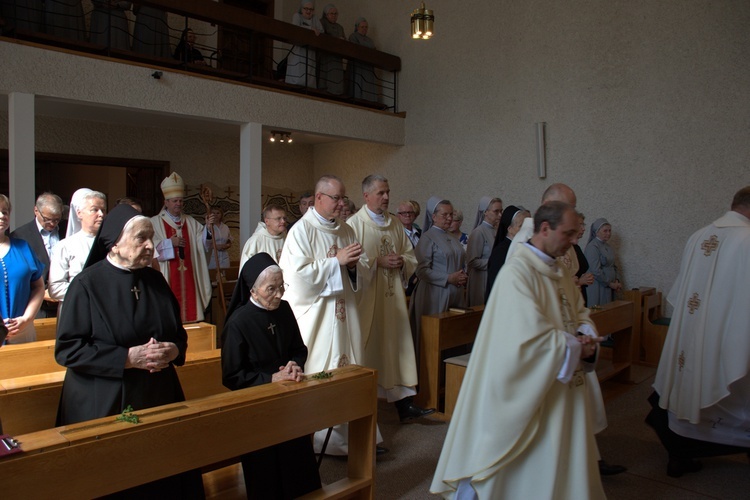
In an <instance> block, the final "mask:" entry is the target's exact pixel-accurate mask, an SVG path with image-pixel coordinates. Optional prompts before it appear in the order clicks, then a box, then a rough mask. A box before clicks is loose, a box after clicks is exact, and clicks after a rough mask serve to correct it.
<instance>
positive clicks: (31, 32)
mask: <svg viewBox="0 0 750 500" xmlns="http://www.w3.org/2000/svg"><path fill="white" fill-rule="evenodd" d="M132 6H133V7H132V10H131V2H118V1H110V0H106V1H102V0H96V1H93V7H92V8H91V9H88V11H85V10H84V8H83V6H82V4H81V2H80V0H45V1H44V2H42V1H41V0H38V1H36V2H34V1H29V0H25V1H23V2H21V1H18V2H16V1H14V0H5V1H3V2H2V9H3V10H2V13H1V14H0V29H1V30H2V34H3V36H5V37H14V38H18V39H22V40H30V41H34V42H38V43H43V44H46V45H50V46H56V47H62V48H65V49H71V50H75V51H79V52H83V53H89V54H98V55H107V56H110V57H114V58H118V59H124V60H129V61H137V62H145V63H148V64H153V65H155V66H161V67H164V68H166V69H181V70H185V71H190V72H194V73H200V74H208V75H212V76H216V77H221V78H225V79H229V80H234V81H238V82H244V83H250V84H254V85H260V86H265V87H273V88H276V89H283V90H287V91H292V92H297V93H301V94H306V95H310V96H315V97H319V98H324V99H329V100H334V101H339V102H346V103H350V104H355V105H358V106H364V107H369V108H374V109H385V110H390V111H393V112H397V111H398V107H397V99H396V96H397V87H396V83H397V75H398V72H399V71H400V70H401V59H400V58H399V57H397V56H394V55H392V54H387V53H385V52H380V51H378V50H374V49H370V48H368V47H364V46H361V45H357V44H354V43H351V42H348V41H345V40H342V39H337V38H334V37H330V36H327V35H324V34H321V35H320V36H315V34H314V32H313V31H312V30H307V29H304V28H300V27H298V26H294V25H292V24H290V23H286V22H282V21H278V20H276V19H273V18H271V17H269V16H265V15H261V14H256V13H253V12H250V11H248V10H245V9H240V8H237V7H233V6H230V5H226V4H222V3H216V2H212V1H206V0H149V1H141V2H137V3H132ZM167 13H169V15H167ZM191 32H192V36H190V33H191ZM192 37H194V41H192V43H190V42H191V40H190V38H192Z"/></svg>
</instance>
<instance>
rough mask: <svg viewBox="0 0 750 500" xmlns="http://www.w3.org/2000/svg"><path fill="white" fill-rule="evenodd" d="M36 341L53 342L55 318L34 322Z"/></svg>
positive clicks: (55, 327)
mask: <svg viewBox="0 0 750 500" xmlns="http://www.w3.org/2000/svg"><path fill="white" fill-rule="evenodd" d="M34 328H35V329H36V339H37V340H55V333H56V332H57V318H39V319H35V320H34Z"/></svg>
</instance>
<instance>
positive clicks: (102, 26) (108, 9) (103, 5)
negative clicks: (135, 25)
mask: <svg viewBox="0 0 750 500" xmlns="http://www.w3.org/2000/svg"><path fill="white" fill-rule="evenodd" d="M91 3H93V4H94V10H93V12H92V13H91V39H90V41H91V43H96V44H98V45H104V46H105V47H109V48H112V49H118V50H130V30H129V29H128V18H127V17H125V11H126V10H130V6H131V5H133V2H117V1H114V0H92V2H91Z"/></svg>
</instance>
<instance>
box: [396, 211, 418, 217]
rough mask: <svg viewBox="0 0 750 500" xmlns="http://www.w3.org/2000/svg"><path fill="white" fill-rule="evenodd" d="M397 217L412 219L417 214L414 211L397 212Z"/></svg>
mask: <svg viewBox="0 0 750 500" xmlns="http://www.w3.org/2000/svg"><path fill="white" fill-rule="evenodd" d="M397 213H398V214H399V215H406V216H408V217H414V216H415V215H417V212H414V211H408V212H397Z"/></svg>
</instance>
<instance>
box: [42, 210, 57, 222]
mask: <svg viewBox="0 0 750 500" xmlns="http://www.w3.org/2000/svg"><path fill="white" fill-rule="evenodd" d="M39 215H41V216H42V221H43V222H44V223H45V224H59V223H60V217H57V218H56V219H50V218H48V217H45V216H44V214H43V213H41V212H39Z"/></svg>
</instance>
